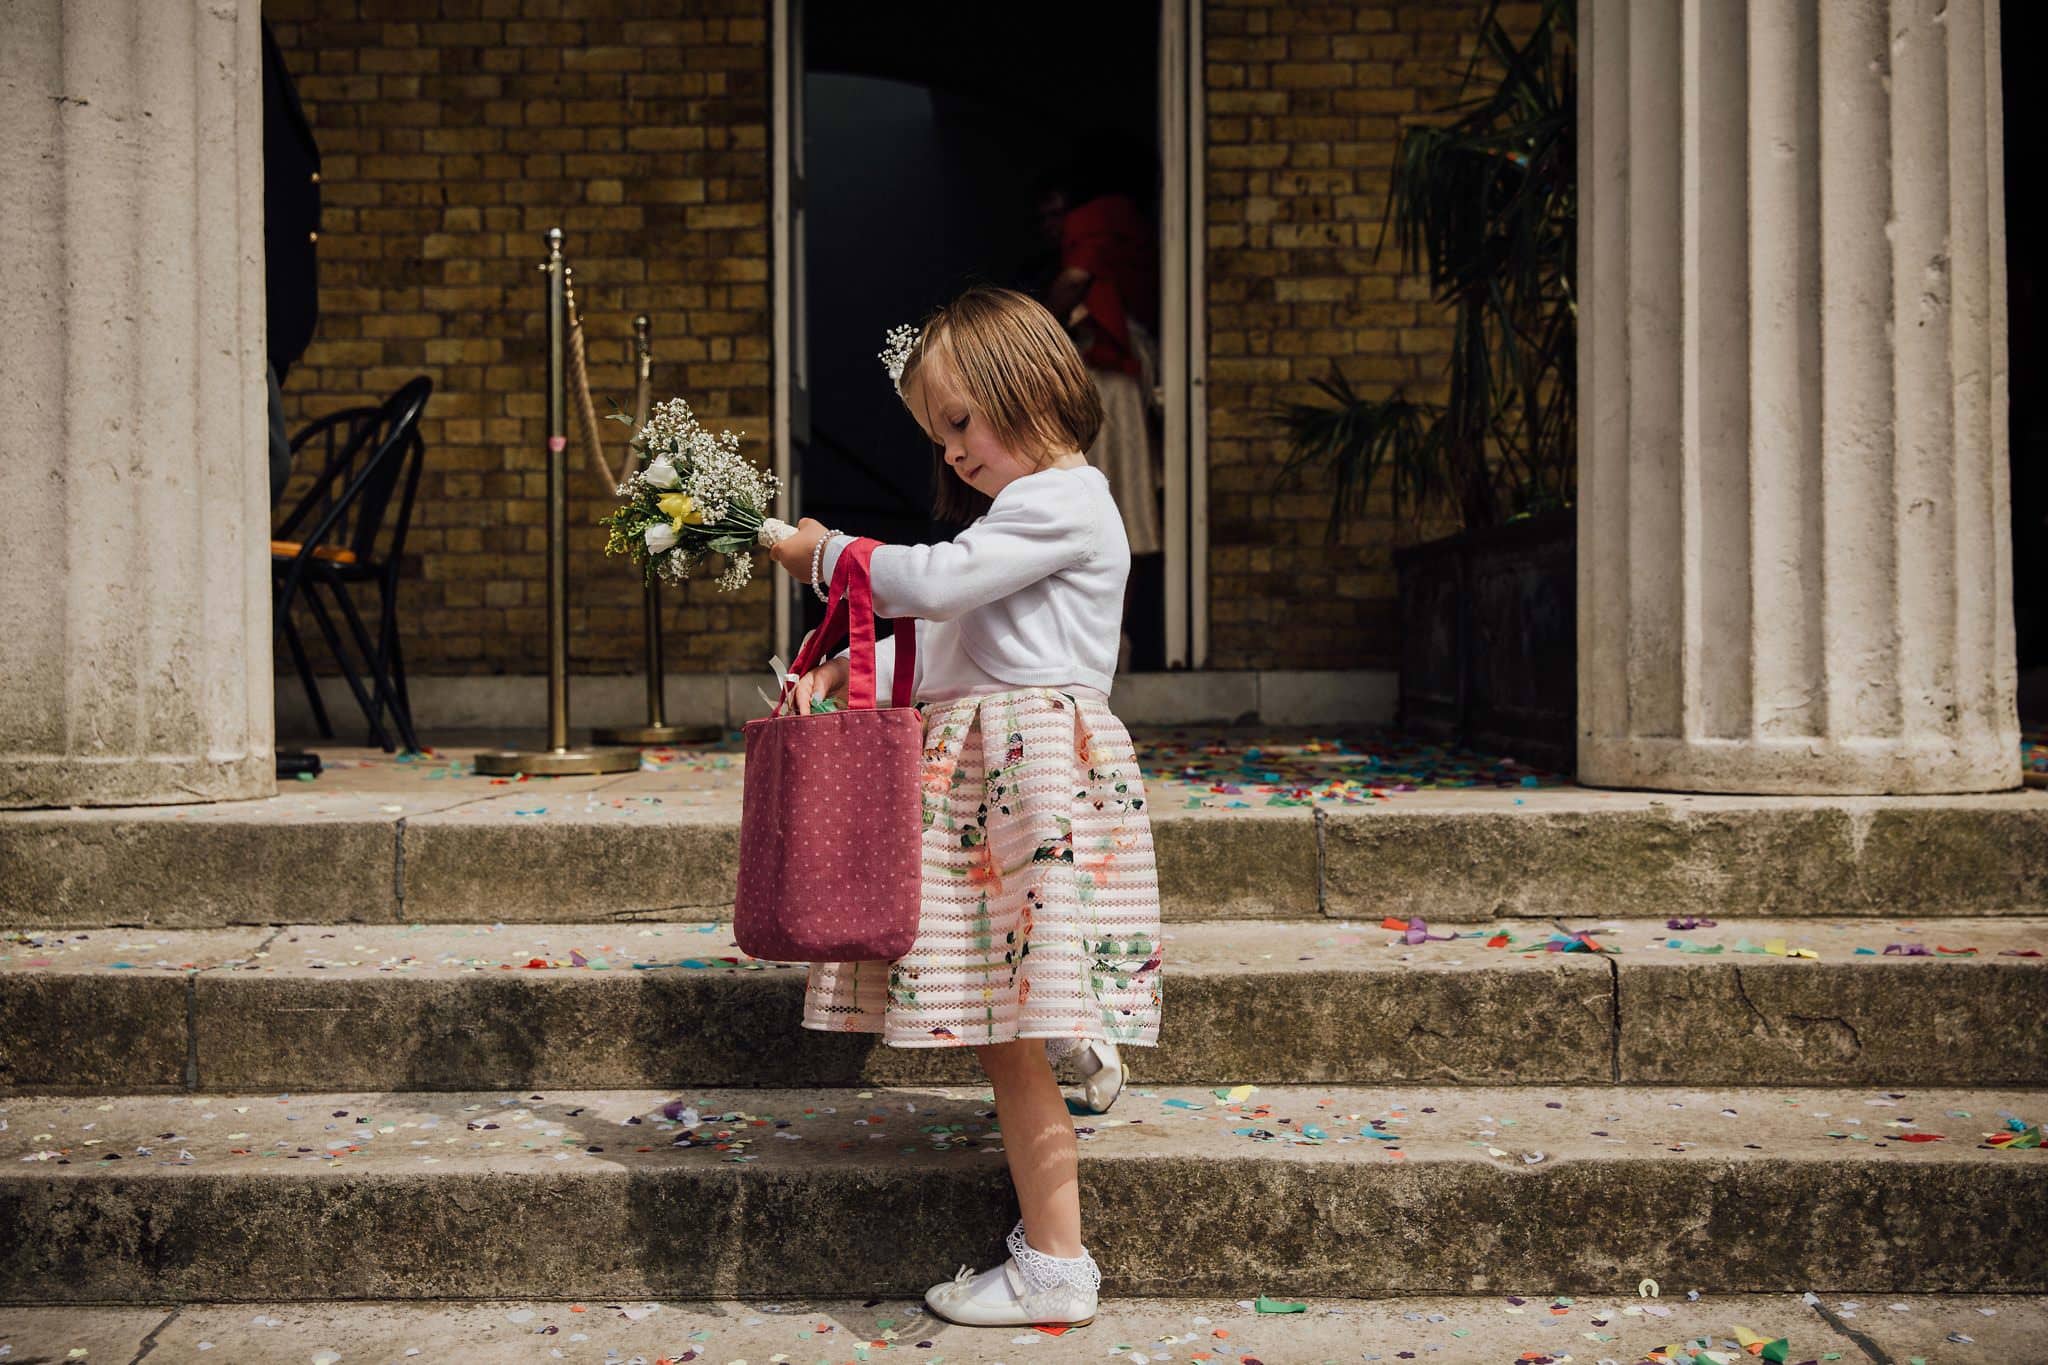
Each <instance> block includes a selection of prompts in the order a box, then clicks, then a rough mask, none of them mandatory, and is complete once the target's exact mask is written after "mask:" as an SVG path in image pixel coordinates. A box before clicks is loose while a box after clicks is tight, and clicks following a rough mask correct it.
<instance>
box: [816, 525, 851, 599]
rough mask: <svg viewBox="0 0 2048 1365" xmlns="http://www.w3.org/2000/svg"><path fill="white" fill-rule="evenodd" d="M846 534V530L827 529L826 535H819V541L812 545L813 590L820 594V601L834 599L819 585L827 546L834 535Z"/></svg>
mask: <svg viewBox="0 0 2048 1365" xmlns="http://www.w3.org/2000/svg"><path fill="white" fill-rule="evenodd" d="M845 534H846V532H844V531H827V532H825V534H824V535H822V536H819V537H818V543H817V544H816V545H813V546H812V547H811V591H812V592H814V593H816V594H817V595H818V600H819V601H820V602H830V601H831V600H832V599H831V598H830V597H829V596H827V595H826V592H825V590H824V589H823V588H821V587H819V586H818V574H819V572H820V571H821V570H822V569H823V567H824V563H825V547H826V546H827V545H830V544H831V543H832V537H834V536H843V535H845Z"/></svg>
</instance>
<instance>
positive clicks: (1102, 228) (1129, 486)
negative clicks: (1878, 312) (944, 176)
mask: <svg viewBox="0 0 2048 1365" xmlns="http://www.w3.org/2000/svg"><path fill="white" fill-rule="evenodd" d="M1037 210H1038V222H1039V230H1040V234H1041V236H1042V237H1043V239H1044V240H1045V241H1046V243H1047V244H1048V246H1050V247H1052V248H1054V249H1055V250H1056V251H1057V253H1058V264H1057V267H1056V268H1055V269H1054V271H1053V273H1052V276H1051V279H1050V281H1049V282H1048V283H1047V284H1045V286H1044V292H1043V294H1042V296H1041V297H1042V301H1043V302H1044V303H1045V305H1046V308H1047V309H1048V311H1050V312H1051V313H1052V315H1053V316H1054V317H1056V318H1058V319H1059V320H1060V322H1061V324H1062V325H1063V326H1065V327H1066V328H1067V332H1068V335H1069V336H1071V337H1072V338H1073V340H1074V344H1075V345H1076V346H1077V347H1078V348H1079V349H1080V352H1081V359H1082V361H1083V362H1084V363H1085V364H1086V365H1087V367H1088V374H1089V378H1090V379H1091V380H1093V381H1094V384H1095V388H1096V392H1097V393H1098V394H1099V395H1100V397H1101V400H1102V412H1103V421H1102V430H1101V432H1100V433H1099V434H1098V435H1097V437H1096V439H1095V442H1094V444H1093V445H1091V446H1090V447H1089V448H1088V452H1087V454H1088V460H1089V463H1091V464H1093V465H1095V466H1096V467H1097V468H1099V469H1101V470H1102V472H1103V474H1104V475H1105V476H1106V477H1107V478H1108V480H1109V485H1110V489H1111V491H1112V492H1113V493H1114V495H1115V497H1116V502H1117V508H1118V510H1119V511H1120V512H1121V513H1122V514H1123V519H1124V533H1125V536H1126V537H1127V538H1128V540H1129V541H1130V546H1131V582H1130V592H1129V595H1128V596H1127V597H1126V599H1125V610H1124V621H1125V624H1124V629H1123V631H1122V636H1121V641H1120V646H1119V650H1118V661H1119V662H1118V668H1119V670H1120V671H1121V670H1122V669H1125V668H1130V667H1136V668H1141V669H1156V668H1159V667H1162V666H1163V664H1164V659H1163V657H1162V656H1161V652H1160V651H1159V650H1158V649H1157V648H1155V643H1156V642H1157V641H1158V640H1159V639H1160V638H1161V632H1160V631H1159V630H1158V629H1157V623H1158V622H1159V619H1160V616H1161V614H1162V613H1163V611H1164V601H1163V591H1162V587H1163V579H1164V574H1163V568H1164V559H1165V556H1164V553H1163V538H1162V534H1161V529H1160V521H1161V512H1162V508H1161V503H1162V501H1163V499H1162V497H1161V486H1162V484H1163V483H1164V470H1163V464H1164V460H1163V454H1162V450H1161V445H1162V440H1161V436H1162V433H1161V431H1160V423H1159V421H1158V419H1157V409H1158V408H1159V407H1160V406H1161V404H1160V401H1159V394H1158V385H1159V345H1158V342H1157V340H1156V337H1157V335H1158V328H1159V239H1158V233H1157V231H1156V230H1155V229H1154V227H1153V225H1152V224H1151V223H1150V222H1149V221H1148V220H1147V219H1146V217H1145V215H1144V212H1143V210H1141V209H1140V208H1139V206H1138V201H1137V200H1136V199H1135V198H1133V197H1132V196H1131V195H1129V194H1126V193H1123V192H1121V191H1118V190H1113V189H1109V188H1107V187H1106V185H1103V184H1102V183H1100V182H1099V181H1098V180H1097V179H1096V178H1095V177H1091V176H1089V175H1087V174H1085V173H1084V172H1083V171H1080V170H1069V171H1066V172H1062V173H1059V174H1056V175H1054V176H1050V177H1048V178H1046V179H1044V180H1042V181H1041V182H1040V183H1039V186H1038V202H1037ZM1133 620H1142V621H1144V622H1145V623H1146V626H1145V628H1142V629H1140V630H1139V631H1138V632H1137V634H1136V637H1135V639H1134V636H1133V633H1132V632H1131V630H1130V623H1131V622H1132V621H1133ZM1137 640H1142V641H1143V642H1144V647H1143V648H1138V647H1137V645H1136V641H1137Z"/></svg>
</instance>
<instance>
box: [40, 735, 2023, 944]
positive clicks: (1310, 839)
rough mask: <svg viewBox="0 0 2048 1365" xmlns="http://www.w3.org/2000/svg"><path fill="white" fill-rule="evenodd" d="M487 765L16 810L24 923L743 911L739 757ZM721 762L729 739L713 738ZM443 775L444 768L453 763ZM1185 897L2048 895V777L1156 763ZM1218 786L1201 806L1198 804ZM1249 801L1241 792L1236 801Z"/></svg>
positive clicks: (1463, 899) (1467, 900) (1461, 907)
mask: <svg viewBox="0 0 2048 1365" xmlns="http://www.w3.org/2000/svg"><path fill="white" fill-rule="evenodd" d="M713 758H722V759H723V760H724V762H725V766H723V767H717V766H704V767H700V768H697V769H692V770H688V771H684V770H680V769H674V768H664V769H662V770H660V771H647V772H639V773H630V774H626V775H624V776H619V777H610V778H554V779H536V780H534V781H531V782H512V783H510V784H509V785H506V786H493V785H490V784H491V782H492V779H487V778H480V777H476V776H469V775H464V774H463V770H462V769H461V767H460V766H459V765H454V766H450V765H443V766H441V767H438V768H436V767H433V766H431V765H428V764H413V765H409V766H408V765H399V764H393V763H382V764H371V765H368V766H366V767H364V768H360V769H353V768H345V769H337V770H335V771H334V772H333V773H332V774H331V775H330V776H328V777H323V778H322V779H321V780H320V781H319V782H317V783H311V784H287V786H286V788H285V789H284V791H283V792H282V793H281V794H280V795H278V796H276V797H274V798H272V799H270V800H266V801H254V802H230V803H224V804H219V805H210V806H184V807H155V808H146V809H125V810H47V811H10V812H0V868H4V869H5V870H6V875H4V876H0V923H6V924H15V925H42V926H84V927H89V926H92V925H103V924H134V925H142V924H147V925H150V926H153V927H159V928H208V927H217V926H223V925H231V924H274V923H284V922H289V923H345V922H365V923H406V922H420V923H483V924H495V923H500V922H503V923H519V922H525V923H540V924H549V923H556V924H559V923H568V922H586V923H587V922H599V921H610V920H622V921H630V920H638V919H679V918H690V917H693V916H695V915H699V914H701V915H704V916H707V917H708V916H716V915H721V914H724V913H727V912H729V910H730V907H731V904H732V895H733V887H734V885H735V883H736V878H737V876H738V866H737V859H738V848H739V843H738V833H739V808H740V776H739V772H740V770H739V766H738V763H737V761H736V760H734V759H733V758H732V757H731V756H724V755H714V756H713ZM704 762H705V763H706V764H709V763H710V762H711V760H710V759H706V760H704ZM435 773H441V774H444V775H443V776H441V777H439V778H436V777H434V774H435ZM1147 790H1148V794H1149V795H1150V797H1151V805H1150V810H1151V815H1152V828H1153V834H1154V839H1155V843H1156V847H1157V850H1158V865H1159V876H1160V891H1161V899H1162V904H1163V906H1164V913H1165V915H1166V917H1167V918H1168V919H1169V920H1174V921H1198V920H1207V919H1307V918H1312V917H1318V916H1323V917H1331V918H1340V919H1341V918H1349V917H1358V916H1369V917H1371V918H1373V919H1378V918H1379V917H1380V916H1382V915H1386V914H1395V915H1403V916H1409V915H1419V916H1422V917H1424V918H1427V919H1430V920H1432V921H1438V920H1441V921H1445V922H1451V923H1477V922H1484V921H1486V920H1488V919H1490V918H1492V917H1493V916H1496V915H1502V914H1517V915H1536V916H1550V915H1566V916H1571V917H1574V918H1584V917H1595V916H1602V915H1615V914H1621V915H1627V914H1639V913H1641V911H1642V909H1643V908H1644V907H1645V906H1654V907H1656V908H1657V910H1659V911H1660V912H1662V913H1665V914H1704V915H1721V914H1764V915H1772V916H1831V915H1834V916H1838V915H1844V914H1855V915H1900V916H1913V915H1930V914H1944V915H2005V914H2041V913H2048V792H2042V791H2032V792H2012V793H2005V794H2000V795H1991V796H1968V797H1887V798H1853V799H1849V798H1826V799H1823V798H1799V797H1705V796H1700V797H1684V796H1666V795H1658V794H1655V793H1643V792H1596V791H1588V790H1584V789H1580V788H1573V787H1544V788H1531V789H1528V790H1526V791H1516V790H1512V789H1510V790H1479V789H1472V790H1452V791H1421V792H1413V793H1409V794H1405V795H1399V796H1395V797H1393V798H1391V799H1388V800H1385V801H1375V802H1373V803H1371V804H1369V805H1342V804H1339V805H1331V804H1328V803H1324V804H1322V805H1318V806H1310V805H1306V804H1298V805H1282V806H1273V805H1258V804H1253V803H1254V802H1255V801H1259V800H1271V799H1273V798H1272V797H1271V796H1267V797H1256V796H1247V797H1235V796H1230V795H1227V794H1225V795H1219V794H1216V793H1213V792H1211V791H1209V790H1208V788H1206V787H1201V786H1198V785H1196V784H1191V783H1176V782H1170V781H1160V782H1156V783H1154V784H1153V785H1152V786H1150V787H1148V789H1147ZM1190 801H1193V802H1200V803H1209V804H1204V805H1202V806H1200V808H1198V809H1189V808H1188V805H1187V803H1188V802H1190ZM1231 802H1241V803H1242V804H1241V808H1239V807H1233V806H1232V805H1230V804H1229V803H1231Z"/></svg>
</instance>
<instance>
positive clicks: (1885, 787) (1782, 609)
mask: <svg viewBox="0 0 2048 1365" xmlns="http://www.w3.org/2000/svg"><path fill="white" fill-rule="evenodd" d="M1580 13H1581V20H1580V33H1579V40H1580V61H1581V67H1580V87H1579V99H1580V105H1579V128H1580V131H1579V138H1580V143H1579V146H1580V154H1581V155H1580V197H1581V203H1580V212H1581V217H1580V224H1579V246H1580V270H1581V285H1582V288H1581V296H1580V314H1579V329H1580V330H1579V351H1580V375H1581V389H1580V422H1581V438H1580V442H1581V443H1580V471H1579V497H1580V503H1579V771H1580V775H1581V777H1582V779H1583V780H1585V781H1586V782H1589V783H1592V784H1596V785H1602V786H1618V787H1652V788H1662V789H1668V790H1681V791H1734V792H1806V793H1853V792H1960V791H1981V790H1990V789H2000V788H2006V787H2012V786H2016V785H2018V783H2019V759H2018V721H2017V718H2016V715H2015V709H2014V707H2015V701H2014V697H2015V686H2016V678H2015V664H2014V656H2013V626H2012V565H2011V553H2010V548H2011V547H2010V540H2009V530H2008V528H2009V512H2008V476H2009V467H2008V464H2007V454H2006V450H2007V432H2006V342H2005V270H2004V261H2005V223H2004V210H2003V203H2002V200H2001V195H2002V194H2003V189H2004V186H2003V175H2002V171H2001V166H2000V162H2001V150H2002V148H2001V140H2000V139H2001V117H2000V109H1999V57H1998V31H1997V16H1998V11H1997V5H1996V3H1995V2H1994V0H1895V2H1894V3H1892V4H1889V5H1887V4H1884V3H1872V2H1871V0H1827V3H1825V4H1819V5H1816V4H1813V3H1811V0H1749V3H1747V4H1744V3H1735V2H1732V0H1683V2H1682V3H1681V2H1680V0H1654V2H1653V3H1641V0H1588V3H1585V4H1584V5H1583V6H1582V8H1581V11H1580Z"/></svg>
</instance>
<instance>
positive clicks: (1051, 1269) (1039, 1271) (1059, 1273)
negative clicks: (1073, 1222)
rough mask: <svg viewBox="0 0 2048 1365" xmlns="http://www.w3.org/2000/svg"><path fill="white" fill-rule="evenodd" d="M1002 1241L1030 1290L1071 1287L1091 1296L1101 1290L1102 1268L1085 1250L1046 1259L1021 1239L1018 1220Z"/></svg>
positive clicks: (1021, 1220) (1022, 1231) (1044, 1254)
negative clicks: (1060, 1286) (1087, 1292)
mask: <svg viewBox="0 0 2048 1365" xmlns="http://www.w3.org/2000/svg"><path fill="white" fill-rule="evenodd" d="M1003 1241H1004V1244H1005V1245H1007V1246H1008V1247H1009V1248H1010V1255H1011V1257H1012V1258H1014V1259H1015V1260H1016V1262H1017V1269H1018V1270H1019V1271H1021V1272H1022V1273H1023V1275H1024V1279H1025V1282H1026V1283H1028V1284H1029V1285H1030V1286H1031V1287H1032V1288H1033V1289H1052V1288H1055V1287H1057V1286H1059V1285H1062V1284H1070V1285H1073V1286H1075V1287H1076V1288H1078V1289H1086V1290H1088V1291H1090V1292H1091V1293H1092V1292H1094V1291H1096V1290H1099V1289H1101V1288H1102V1269H1101V1267H1100V1266H1098V1265H1096V1264H1095V1258H1094V1257H1093V1256H1090V1255H1089V1254H1088V1248H1086V1247H1082V1248H1081V1254H1080V1255H1079V1256H1048V1255H1047V1254H1046V1253H1044V1252H1043V1251H1040V1250H1039V1249H1038V1248H1037V1247H1035V1246H1032V1245H1031V1244H1030V1243H1029V1242H1027V1241H1025V1240H1024V1220H1023V1219H1021V1218H1019V1219H1018V1220H1017V1226H1016V1227H1014V1228H1011V1229H1010V1235H1009V1236H1007V1237H1005V1238H1004V1239H1003ZM998 1268H1000V1267H998Z"/></svg>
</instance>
